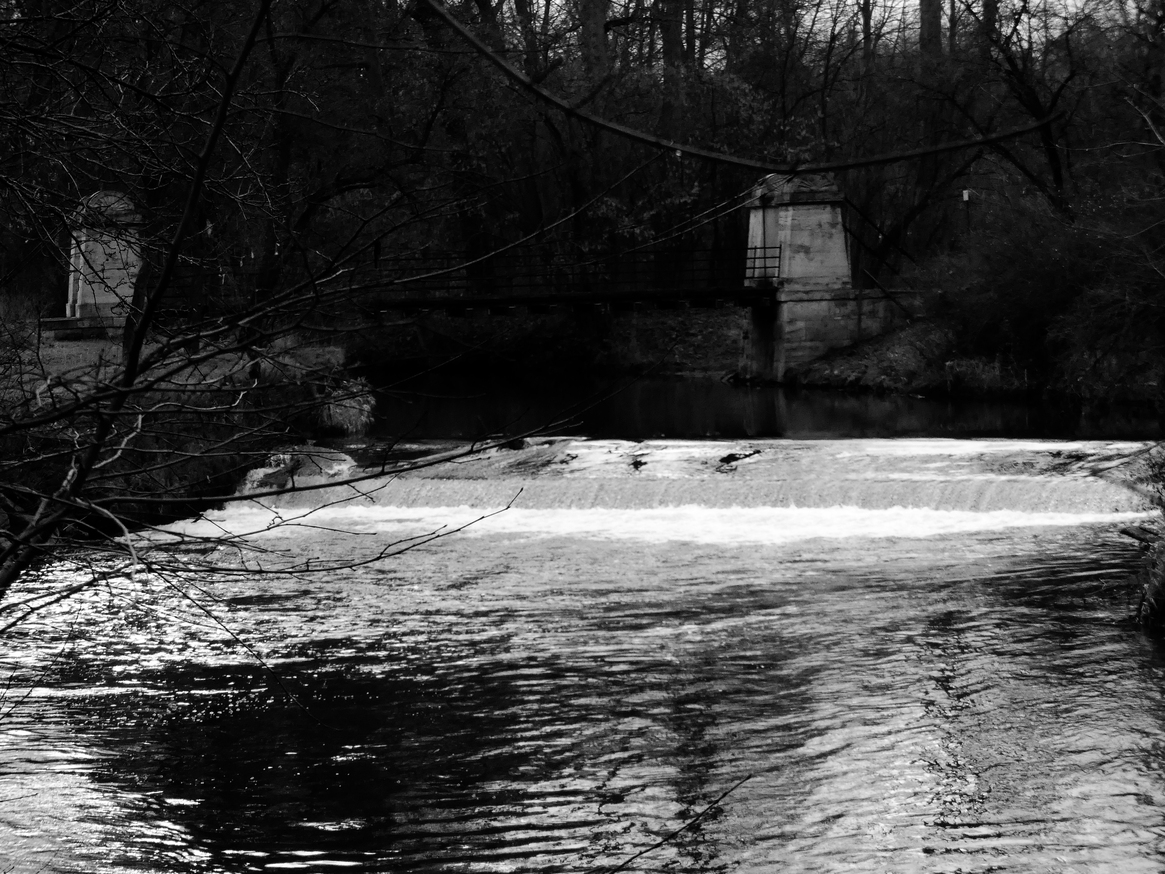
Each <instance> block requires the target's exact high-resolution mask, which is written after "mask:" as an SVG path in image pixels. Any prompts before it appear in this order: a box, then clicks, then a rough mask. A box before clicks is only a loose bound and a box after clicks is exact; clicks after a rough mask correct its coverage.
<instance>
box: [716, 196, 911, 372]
mask: <svg viewBox="0 0 1165 874" xmlns="http://www.w3.org/2000/svg"><path fill="white" fill-rule="evenodd" d="M844 203H845V198H844V197H843V196H842V194H841V191H840V190H839V189H838V187H837V183H836V182H835V181H834V180H833V177H832V176H829V175H826V174H806V175H800V176H787V175H782V174H773V175H771V176H766V177H765V178H764V179H762V180H761V181H760V182H759V183H758V184H757V186H756V188H755V189H754V190H753V197H752V199H751V200H750V201H749V204H748V207H749V216H748V219H749V221H748V262H747V264H746V270H745V285H746V286H749V287H751V288H772V289H773V293H772V295H771V296H769V297H768V298H766V299H764V300H762V301H761V302H759V303H757V304H754V305H753V306H752V314H751V319H750V326H749V329H748V337H747V340H746V342H745V343H744V345H743V347H742V355H741V359H742V360H741V362H740V368H739V369H740V372H741V373H742V374H743V375H745V376H747V377H750V378H754V379H761V380H777V381H782V380H784V378H785V373H786V371H787V370H788V369H789V368H791V367H795V366H797V365H799V364H804V363H805V362H808V361H812V360H813V359H815V358H820V357H821V356H822V355H824V354H825V353H826V352H829V351H830V350H831V349H838V348H841V347H844V346H850V345H852V344H854V343H856V342H858V341H859V340H864V339H867V338H869V337H873V336H876V335H878V334H880V333H883V332H884V331H885V330H887V329H888V328H890V327H892V326H893V325H894V324H896V323H898V322H900V321H902V318H903V315H904V312H905V311H904V309H903V308H902V307H901V306H898V305H896V304H895V303H894V302H893V301H891V300H889V299H888V298H886V297H885V296H884V295H880V294H879V295H877V296H875V297H870V296H868V292H864V291H863V290H862V289H855V288H854V287H853V282H852V280H851V275H850V261H849V239H848V235H847V233H846V230H845V225H844V222H843V216H842V207H843V205H844Z"/></svg>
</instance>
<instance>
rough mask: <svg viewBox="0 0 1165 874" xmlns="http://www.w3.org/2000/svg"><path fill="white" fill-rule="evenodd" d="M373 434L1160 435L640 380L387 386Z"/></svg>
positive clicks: (1138, 426) (1016, 413)
mask: <svg viewBox="0 0 1165 874" xmlns="http://www.w3.org/2000/svg"><path fill="white" fill-rule="evenodd" d="M377 411H378V412H377V415H378V422H379V424H378V427H377V434H376V436H379V437H403V438H405V439H439V438H447V439H471V438H476V437H482V436H485V435H489V434H506V435H515V434H521V433H524V432H527V431H530V430H533V429H545V428H547V427H550V428H552V429H553V430H556V431H560V432H565V433H571V434H578V435H583V436H588V437H599V438H616V437H617V438H623V439H634V440H640V439H649V438H655V437H671V438H707V437H721V438H730V439H739V438H751V437H755V438H759V437H787V438H796V439H812V438H835V437H924V436H929V437H936V436H937V437H1045V438H1079V439H1154V438H1157V437H1160V436H1161V433H1162V428H1161V423H1160V421H1159V419H1158V417H1157V416H1156V414H1155V413H1153V412H1152V411H1147V410H1142V409H1111V410H1108V411H1106V412H1105V413H1104V414H1103V415H1083V414H1081V413H1080V412H1079V411H1078V410H1074V409H1072V408H1070V407H1066V406H1053V405H1049V404H1030V403H1025V402H1022V401H986V400H949V399H935V398H921V397H912V396H906V395H876V394H864V393H863V394H858V393H847V392H839V391H825V390H813V389H793V388H782V387H779V386H746V385H732V384H729V383H725V382H721V381H719V380H694V379H678V378H677V379H667V378H641V379H637V380H626V381H623V382H615V381H604V382H599V381H590V382H585V381H580V382H577V383H573V384H565V385H555V386H549V387H548V386H545V385H538V384H536V383H522V382H519V381H514V380H509V381H501V380H496V381H495V380H489V379H481V380H477V381H471V380H468V379H461V380H452V379H443V380H437V379H432V380H430V381H428V382H415V383H409V384H406V385H404V386H400V387H398V388H397V389H394V390H393V391H385V392H382V393H381V394H380V395H379V396H378V400H377Z"/></svg>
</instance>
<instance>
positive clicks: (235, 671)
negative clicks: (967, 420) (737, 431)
mask: <svg viewBox="0 0 1165 874" xmlns="http://www.w3.org/2000/svg"><path fill="white" fill-rule="evenodd" d="M1139 448H1140V444H1135V443H1114V442H1101V441H1087V442H1079V441H1078V442H1063V441H1031V440H1028V441H1024V440H1017V439H1011V440H966V439H955V440H951V439H945V440H944V439H862V440H811V441H798V440H778V439H769V438H756V439H734V440H720V441H715V440H698V441H685V440H669V439H662V440H652V441H647V442H628V441H621V440H602V439H592V440H583V439H579V440H573V441H572V440H553V441H532V442H531V444H529V445H527V446H526V447H525V448H522V449H518V450H498V451H496V452H493V453H490V454H489V455H487V456H486V457H484V458H480V459H476V460H470V461H465V462H461V463H458V464H455V465H449V466H445V467H441V468H436V469H433V470H430V471H427V472H422V473H416V474H412V475H409V476H405V477H402V478H399V479H397V480H394V481H391V482H389V481H373V482H372V483H370V484H369V485H367V486H365V487H362V488H363V491H364V492H365V494H363V495H362V496H360V497H359V498H357V499H356V500H355V501H354V502H349V503H345V504H343V505H337V504H333V503H332V501H333V500H334V499H335V498H336V497H338V496H339V495H340V494H341V493H340V492H334V491H323V492H320V493H318V494H316V495H314V496H312V497H307V496H300V497H298V498H285V499H274V500H264V501H263V502H261V503H260V502H256V503H252V504H243V505H235V506H232V507H230V508H227V509H224V510H219V511H214V512H212V513H209V514H207V516H206V517H204V518H202V519H199V520H192V521H188V522H185V523H180V524H178V525H176V526H173V527H172V529H171V530H172V532H174V533H175V534H177V535H182V536H187V537H189V536H194V535H199V536H206V537H209V538H211V540H209V541H207V542H205V543H204V545H203V546H202V547H198V548H195V547H187V548H181V547H179V546H176V545H175V544H174V543H173V542H172V541H170V540H169V539H168V538H167V537H165V536H159V537H158V538H155V539H153V540H152V541H149V542H147V541H142V542H141V543H140V544H139V547H140V548H141V549H142V550H143V555H145V556H148V557H151V558H152V560H153V561H154V562H155V564H154V567H153V569H152V570H151V571H149V572H146V571H140V570H139V571H137V572H135V573H133V574H130V573H129V572H128V568H127V567H126V566H125V565H124V563H122V564H119V563H118V562H117V561H115V560H113V559H100V560H96V562H97V564H96V568H97V570H98V571H100V572H101V573H103V574H104V577H103V579H102V582H101V584H100V585H98V586H95V587H90V588H89V589H87V590H86V591H84V592H82V593H80V594H78V595H76V596H75V597H73V598H72V599H70V600H68V601H65V602H62V603H60V604H57V605H54V606H52V607H51V608H49V609H46V610H45V611H42V612H41V613H39V614H37V616H35V617H33V618H31V619H30V620H29V621H28V622H26V623H24V624H23V625H21V626H19V627H18V628H17V629H15V630H14V631H13V632H11V633H10V634H9V635H8V637H7V640H6V648H5V651H4V654H3V665H4V668H5V675H6V676H7V677H8V678H10V680H9V682H8V685H7V689H6V691H5V692H4V698H3V703H2V704H0V714H2V719H0V870H13V871H17V872H26V871H27V872H34V871H43V872H62V874H63V872H140V871H149V872H159V874H161V872H165V874H171V872H173V874H179V872H181V874H188V872H251V871H266V870H272V871H280V870H289V871H290V870H296V871H310V872H330V871H336V870H345V869H347V870H357V871H432V872H447V871H449V872H451V871H457V872H497V871H515V872H518V871H521V872H528V871H571V872H591V871H593V872H600V871H609V870H611V869H612V868H613V867H615V866H618V865H620V864H622V863H624V862H627V861H628V860H631V861H630V862H629V863H628V865H627V867H626V868H625V869H624V870H628V871H675V872H705V871H758V872H759V871H783V872H788V871H796V872H800V871H805V872H809V871H821V872H841V871H871V872H872V871H878V872H883V871H894V872H931V871H950V872H954V871H965V872H970V871H1004V870H1006V871H1031V872H1037V871H1053V870H1054V871H1100V870H1105V871H1109V870H1120V871H1122V872H1135V871H1158V870H1160V867H1161V856H1162V852H1163V851H1165V653H1163V652H1162V650H1161V648H1160V646H1159V644H1158V643H1157V642H1156V641H1154V640H1152V639H1150V638H1148V637H1146V636H1145V635H1142V634H1141V633H1139V632H1137V631H1136V630H1135V629H1133V628H1131V627H1130V626H1129V625H1128V624H1127V623H1126V621H1125V620H1126V619H1127V617H1128V616H1129V614H1130V613H1131V612H1132V609H1133V607H1134V606H1135V604H1134V601H1133V598H1134V590H1133V588H1132V587H1131V586H1130V585H1129V584H1128V574H1129V572H1130V570H1131V569H1132V568H1133V567H1134V565H1135V562H1136V559H1137V555H1138V552H1137V548H1136V546H1135V544H1133V543H1132V542H1131V541H1129V540H1128V539H1127V538H1124V537H1121V536H1120V535H1119V534H1118V530H1119V528H1120V527H1121V526H1122V525H1127V524H1129V523H1130V522H1135V521H1137V520H1141V519H1146V518H1151V517H1149V516H1147V515H1146V512H1145V504H1144V502H1143V500H1142V499H1141V498H1139V497H1138V496H1137V495H1136V494H1134V493H1133V492H1131V491H1129V490H1128V489H1127V488H1125V487H1123V486H1122V485H1120V484H1119V483H1118V482H1116V481H1115V480H1117V479H1119V478H1120V473H1119V471H1120V470H1121V469H1122V468H1120V467H1119V466H1114V463H1115V460H1116V459H1118V458H1119V457H1121V456H1127V455H1129V454H1130V453H1134V452H1136V451H1137V450H1138V449H1139ZM325 479H326V478H321V480H320V482H323V481H325ZM506 504H509V505H510V507H509V509H506V510H503V511H501V512H496V511H497V510H498V509H499V508H500V507H501V506H504V505H506ZM273 520H279V521H280V523H281V524H274V525H273V524H272V522H273ZM442 526H444V527H442ZM433 533H445V534H447V536H444V537H440V538H439V539H436V540H431V539H429V536H430V535H432V534H433ZM409 538H418V539H409ZM391 543H398V544H400V545H401V546H402V547H403V546H414V547H415V548H412V549H408V550H405V551H401V550H400V549H399V548H397V549H395V550H394V551H395V552H396V553H397V554H395V555H393V556H392V557H390V558H387V559H385V560H383V561H379V562H371V563H367V564H362V563H360V562H362V561H363V560H365V559H368V558H371V557H372V556H374V555H375V554H376V553H377V552H378V551H382V550H383V549H384V548H385V546H386V545H387V544H391ZM259 566H263V567H266V568H269V569H270V568H279V569H282V570H283V571H285V572H284V573H279V574H257V573H255V572H254V571H255V569H256V568H258V567H259ZM93 567H94V565H92V564H86V563H85V562H80V561H79V560H78V561H72V560H65V559H62V560H61V561H60V562H58V563H56V564H55V565H53V566H50V567H47V568H44V569H43V572H42V573H41V574H39V575H36V576H33V577H30V578H29V579H28V580H27V581H26V583H25V589H24V592H23V594H24V595H33V594H36V593H37V592H38V591H42V592H43V591H48V590H49V589H50V588H51V587H53V586H55V585H59V584H61V583H62V582H69V581H72V580H77V579H84V578H85V577H84V575H85V574H91V573H92V572H93ZM685 825H686V826H688V827H687V828H686V829H685V828H684V827H685ZM680 829H683V830H682V831H680V833H679V834H674V833H675V832H676V831H677V830H680ZM669 835H674V836H672V837H670V839H668V840H666V841H664V839H665V838H668V836H669ZM661 842H663V843H661ZM637 853H643V855H642V856H639V857H638V858H634V859H632V857H633V856H634V855H635V854H637Z"/></svg>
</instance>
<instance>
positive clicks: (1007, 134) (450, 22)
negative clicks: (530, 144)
mask: <svg viewBox="0 0 1165 874" xmlns="http://www.w3.org/2000/svg"><path fill="white" fill-rule="evenodd" d="M417 5H418V8H420V7H424V8H426V9H427V10H429V11H431V12H433V13H434V14H435V15H436V16H437V17H438V18H440V19H441V20H442V21H443V22H444V23H445V24H446V25H447V26H448V27H449V28H450V29H451V30H453V31H454V32H455V33H457V35H458V36H460V37H461V39H463V40H464V41H465V42H466V43H468V44H469V45H470V46H472V47H473V49H474V50H475V51H476V52H477V53H478V54H479V55H481V56H482V57H483V58H485V59H486V60H487V61H489V62H490V63H491V64H493V65H494V66H495V67H497V68H498V69H499V70H501V71H502V73H504V74H505V75H506V77H507V78H509V79H511V80H512V81H514V82H516V83H517V84H518V85H520V86H521V87H522V88H523V89H524V90H526V91H528V92H530V93H531V94H533V95H534V96H535V97H536V98H537V99H539V100H541V101H543V102H544V103H549V104H550V105H551V106H554V107H555V108H557V109H558V110H559V111H560V112H563V113H564V114H566V115H568V116H570V117H571V118H577V119H578V120H579V121H582V122H585V123H587V124H590V125H593V126H595V127H598V128H601V129H602V130H607V131H610V132H611V133H615V134H618V135H619V136H622V137H626V138H628V139H631V140H635V141H636V142H640V143H645V144H647V145H649V146H652V147H654V148H657V149H663V150H667V151H671V152H674V153H675V154H676V155H690V156H692V157H693V158H700V159H702V160H705V161H714V162H716V163H720V164H726V165H729V166H733V167H745V168H748V169H751V170H759V171H761V172H763V173H784V174H787V175H789V176H797V175H801V174H805V173H827V172H835V171H838V170H853V169H857V168H859V167H874V166H877V165H879V164H895V163H898V162H900V161H909V160H911V159H913V158H922V157H926V156H928V155H940V154H943V153H945V152H957V151H960V150H962V149H971V148H975V147H976V146H985V145H989V144H991V143H998V142H1000V141H1002V140H1009V139H1013V138H1014V137H1018V136H1022V135H1023V134H1026V133H1031V132H1032V131H1037V130H1039V129H1040V128H1043V127H1046V126H1048V125H1050V124H1051V123H1052V122H1053V121H1055V120H1056V119H1058V118H1060V117H1061V116H1063V112H1056V113H1053V114H1051V115H1046V116H1044V117H1043V118H1040V119H1037V120H1036V121H1033V122H1031V123H1029V124H1026V125H1023V126H1021V127H1016V128H1011V129H1010V130H1006V131H1002V132H1000V133H997V134H990V135H988V136H980V137H973V138H971V139H967V140H956V141H953V142H949V143H942V144H940V145H937V146H927V147H925V148H921V149H910V150H907V151H903V152H892V153H888V154H884V155H874V156H871V157H869V158H855V159H852V160H848V161H833V162H830V163H825V164H775V163H772V162H768V161H754V160H752V159H750V158H741V157H739V156H738V155H730V154H728V153H726V152H713V151H710V150H708V149H701V148H698V147H697V146H686V145H683V144H682V143H677V142H674V141H672V140H665V139H663V138H662V137H656V136H652V135H651V134H649V133H646V132H645V131H641V130H637V129H635V128H632V127H628V126H627V125H623V124H619V123H618V122H614V121H608V120H607V119H605V118H600V117H599V116H597V115H594V114H593V113H590V112H587V111H586V110H585V109H578V108H577V107H574V106H571V105H570V104H569V103H567V102H566V101H565V100H563V99H561V98H559V97H555V96H554V95H553V94H551V93H550V92H549V91H547V90H546V89H545V88H543V87H541V86H540V85H538V84H537V83H536V82H534V81H533V80H532V79H530V78H529V77H528V76H526V75H524V74H523V73H521V72H520V71H518V70H517V69H516V68H515V67H514V66H513V65H512V64H511V63H510V62H509V61H507V60H506V59H505V58H503V57H501V56H500V55H498V54H497V53H496V52H494V51H493V50H492V49H491V48H490V47H489V46H487V45H486V44H485V43H483V42H482V41H481V40H480V39H478V38H477V36H476V35H475V34H474V33H473V32H472V31H470V30H469V29H468V28H467V27H465V25H463V24H462V23H461V22H460V21H458V20H457V19H456V18H454V17H453V15H452V14H451V13H450V12H449V10H448V9H446V8H445V7H444V5H443V4H442V3H441V0H417Z"/></svg>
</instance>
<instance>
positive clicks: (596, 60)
mask: <svg viewBox="0 0 1165 874" xmlns="http://www.w3.org/2000/svg"><path fill="white" fill-rule="evenodd" d="M609 5H610V0H579V4H578V18H579V42H580V48H581V49H582V59H583V69H585V70H586V74H587V78H588V79H590V81H591V82H597V81H599V80H600V79H602V78H603V77H604V76H606V75H607V72H608V70H610V66H611V59H610V56H609V55H608V53H607V30H606V26H607V8H608V6H609Z"/></svg>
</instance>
